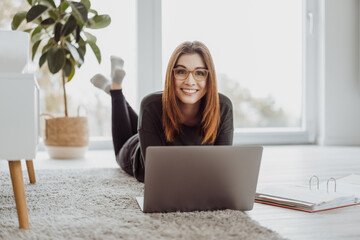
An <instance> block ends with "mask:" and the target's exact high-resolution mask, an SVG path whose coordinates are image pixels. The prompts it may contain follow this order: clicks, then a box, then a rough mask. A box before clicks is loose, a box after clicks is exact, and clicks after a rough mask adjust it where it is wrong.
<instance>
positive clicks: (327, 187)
mask: <svg viewBox="0 0 360 240" xmlns="http://www.w3.org/2000/svg"><path fill="white" fill-rule="evenodd" d="M331 180H333V181H334V192H336V179H335V178H333V177H331V178H329V179H328V180H327V183H326V191H327V192H329V181H331Z"/></svg>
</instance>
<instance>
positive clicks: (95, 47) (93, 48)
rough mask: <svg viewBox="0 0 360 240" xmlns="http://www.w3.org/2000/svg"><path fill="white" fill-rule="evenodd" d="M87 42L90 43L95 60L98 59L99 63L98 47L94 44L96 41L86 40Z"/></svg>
mask: <svg viewBox="0 0 360 240" xmlns="http://www.w3.org/2000/svg"><path fill="white" fill-rule="evenodd" d="M87 43H88V44H89V45H90V47H91V49H92V50H93V52H94V54H95V56H96V59H97V61H98V62H99V63H101V53H100V49H99V47H98V46H97V45H96V43H94V42H87Z"/></svg>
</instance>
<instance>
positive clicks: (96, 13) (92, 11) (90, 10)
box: [89, 9, 99, 15]
mask: <svg viewBox="0 0 360 240" xmlns="http://www.w3.org/2000/svg"><path fill="white" fill-rule="evenodd" d="M89 12H91V13H93V14H95V15H99V14H98V12H97V11H96V10H94V9H89Z"/></svg>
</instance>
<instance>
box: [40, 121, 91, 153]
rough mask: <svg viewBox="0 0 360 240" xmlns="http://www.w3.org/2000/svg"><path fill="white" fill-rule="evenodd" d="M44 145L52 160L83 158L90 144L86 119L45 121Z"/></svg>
mask: <svg viewBox="0 0 360 240" xmlns="http://www.w3.org/2000/svg"><path fill="white" fill-rule="evenodd" d="M44 143H45V146H46V148H47V150H48V153H49V155H50V157H51V158H57V159H70V158H82V157H83V156H84V154H85V152H86V150H87V147H88V144H89V126H88V121H87V118H86V117H56V118H54V117H51V118H49V119H45V134H44Z"/></svg>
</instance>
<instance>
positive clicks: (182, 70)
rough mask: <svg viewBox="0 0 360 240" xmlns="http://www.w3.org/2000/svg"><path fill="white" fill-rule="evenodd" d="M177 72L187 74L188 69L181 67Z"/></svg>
mask: <svg viewBox="0 0 360 240" xmlns="http://www.w3.org/2000/svg"><path fill="white" fill-rule="evenodd" d="M176 73H177V74H181V75H182V74H186V70H184V69H179V70H177V71H176Z"/></svg>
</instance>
